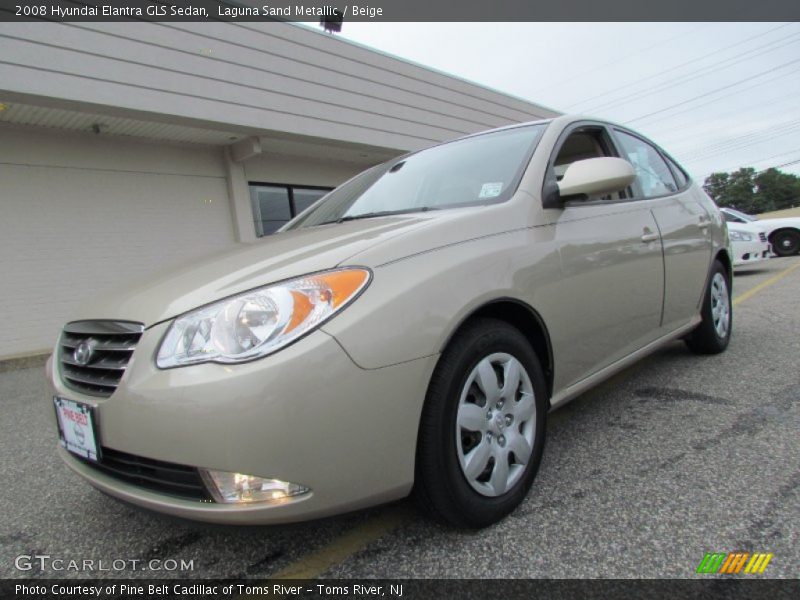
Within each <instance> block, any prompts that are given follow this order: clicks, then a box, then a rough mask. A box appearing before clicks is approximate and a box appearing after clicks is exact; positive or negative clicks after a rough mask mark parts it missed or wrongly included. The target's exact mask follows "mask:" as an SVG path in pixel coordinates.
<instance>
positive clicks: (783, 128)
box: [341, 22, 800, 181]
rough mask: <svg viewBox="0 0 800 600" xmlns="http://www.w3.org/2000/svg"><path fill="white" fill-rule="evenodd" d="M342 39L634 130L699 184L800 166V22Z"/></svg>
mask: <svg viewBox="0 0 800 600" xmlns="http://www.w3.org/2000/svg"><path fill="white" fill-rule="evenodd" d="M341 36H342V37H344V38H346V39H349V40H351V41H355V42H358V43H361V44H364V45H366V46H369V47H371V48H375V49H378V50H381V51H383V52H387V53H390V54H393V55H395V56H398V57H401V58H404V59H407V60H411V61H414V62H416V63H419V64H422V65H425V66H428V67H433V68H435V69H438V70H440V71H444V72H446V73H450V74H452V75H456V76H458V77H462V78H464V79H468V80H470V81H473V82H476V83H479V84H482V85H485V86H488V87H491V88H494V89H496V90H499V91H501V92H505V93H508V94H512V95H514V96H518V97H520V98H524V99H526V100H530V101H532V102H537V103H540V104H543V105H545V106H548V107H551V108H554V109H556V110H558V111H562V112H570V113H573V112H579V113H582V114H588V115H592V116H597V117H601V118H607V119H610V120H613V121H616V122H619V123H624V124H627V125H629V126H630V127H632V128H634V129H636V130H638V131H641V132H642V133H644V134H645V135H647V136H649V137H651V138H652V139H653V140H655V141H656V142H658V143H659V144H660V145H662V146H664V148H665V149H666V150H667V151H669V152H671V153H672V154H673V155H674V156H675V157H676V158H677V159H678V160H679V161H680V162H681V163H682V164H683V165H684V166H685V167H686V168H687V169H688V170H689V171H690V172H691V173H692V174H693V175H694V176H695V178H697V179H698V180H699V181H702V180H703V178H704V177H705V176H706V175H708V174H709V173H711V172H713V171H731V170H735V169H737V168H739V167H742V166H752V167H755V168H756V169H766V168H768V167H772V166H778V165H781V164H783V163H788V162H792V161H800V23H789V24H786V23H353V22H350V23H345V24H344V27H343V31H342V33H341ZM783 170H785V171H788V172H793V173H798V174H800V162H798V163H796V164H793V165H791V166H786V167H783Z"/></svg>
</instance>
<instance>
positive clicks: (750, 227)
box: [728, 221, 766, 235]
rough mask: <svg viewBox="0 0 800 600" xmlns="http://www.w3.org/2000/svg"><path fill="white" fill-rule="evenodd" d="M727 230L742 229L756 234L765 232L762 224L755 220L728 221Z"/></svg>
mask: <svg viewBox="0 0 800 600" xmlns="http://www.w3.org/2000/svg"><path fill="white" fill-rule="evenodd" d="M728 231H742V232H745V233H752V234H755V235H758V234H759V233H762V232H766V228H765V227H764V226H763V225H759V223H758V222H757V221H754V222H752V223H732V222H731V223H728Z"/></svg>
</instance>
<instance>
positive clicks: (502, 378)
mask: <svg viewBox="0 0 800 600" xmlns="http://www.w3.org/2000/svg"><path fill="white" fill-rule="evenodd" d="M547 406H548V403H547V388H546V386H545V380H544V375H543V373H542V369H541V366H540V365H539V361H538V358H537V356H536V353H535V352H534V351H533V349H532V348H531V346H530V344H529V343H528V341H527V340H526V339H525V337H524V336H523V335H522V334H521V333H520V332H519V331H518V330H517V329H515V328H514V327H512V326H511V325H509V324H507V323H505V322H504V321H498V320H495V319H477V320H475V321H473V322H472V323H469V324H468V325H467V326H465V328H464V329H463V330H462V331H461V332H460V333H459V334H457V336H456V337H455V338H454V339H453V341H452V342H451V344H450V345H449V346H448V348H447V349H446V350H445V352H444V353H443V354H442V357H441V359H440V361H439V364H438V365H437V367H436V371H435V372H434V375H433V378H432V379H431V385H430V387H429V390H428V395H427V398H426V401H425V408H424V410H423V414H422V420H421V423H420V435H419V442H418V450H417V469H416V482H415V493H416V496H417V498H418V500H419V501H420V502H421V504H422V505H423V507H424V508H425V509H427V510H428V511H429V512H430V513H432V514H433V516H434V517H436V518H438V519H439V520H442V521H446V522H448V523H450V524H453V525H456V526H460V527H485V526H487V525H491V524H492V523H495V522H497V521H499V520H500V519H502V518H503V517H504V516H505V515H507V514H508V513H510V512H511V511H512V510H513V509H514V508H515V507H516V506H517V505H518V504H519V503H520V502H521V501H522V500H523V499H524V498H525V495H526V494H527V492H528V490H529V488H530V486H531V484H532V483H533V479H534V477H535V476H536V471H537V470H538V468H539V463H540V461H541V458H542V452H543V449H544V435H545V429H544V426H545V419H546V414H547Z"/></svg>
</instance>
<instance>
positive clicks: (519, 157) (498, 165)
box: [283, 124, 546, 231]
mask: <svg viewBox="0 0 800 600" xmlns="http://www.w3.org/2000/svg"><path fill="white" fill-rule="evenodd" d="M545 127H546V124H537V125H529V126H524V127H515V128H513V129H505V130H502V131H496V132H493V133H486V134H483V135H478V136H475V137H470V138H465V139H463V140H457V141H455V142H450V143H447V144H442V145H440V146H434V147H433V148H429V149H427V150H422V151H421V152H417V153H415V154H410V155H407V156H402V157H400V158H397V159H394V160H391V161H389V162H387V163H384V164H382V165H378V166H376V167H373V168H371V169H369V170H367V171H364V172H363V173H361V174H360V175H358V176H356V177H355V178H353V179H351V180H350V181H348V182H347V183H345V184H343V185H342V186H340V187H338V188H336V189H335V190H333V191H332V192H331V193H330V194H328V195H327V196H325V198H324V199H322V200H321V201H320V202H318V203H317V204H316V205H314V206H313V207H312V208H311V209H310V210H309V211H308V212H306V213H304V214H301V215H300V216H298V217H297V218H296V219H295V220H294V221H291V222H290V223H288V224H287V225H286V226H285V227H284V229H283V231H286V230H291V229H298V228H301V227H312V226H314V225H324V224H326V223H337V222H342V221H348V220H351V219H363V218H369V217H378V216H384V215H392V214H401V213H409V212H419V211H426V210H439V209H445V208H456V207H460V206H472V205H482V204H494V203H497V202H502V201H504V200H507V199H508V198H510V197H511V195H512V194H513V193H514V192H515V191H516V187H517V185H518V183H519V179H520V178H521V177H522V172H523V170H524V169H525V167H526V166H527V163H528V160H529V159H530V156H531V154H532V153H533V150H534V148H535V146H536V143H537V142H538V140H539V138H540V137H541V134H542V132H543V131H544V129H545Z"/></svg>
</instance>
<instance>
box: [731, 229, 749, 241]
mask: <svg viewBox="0 0 800 600" xmlns="http://www.w3.org/2000/svg"><path fill="white" fill-rule="evenodd" d="M728 234H729V235H730V237H731V241H733V242H750V241H752V240H753V236H752V235H750V234H749V233H744V232H743V231H728Z"/></svg>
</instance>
